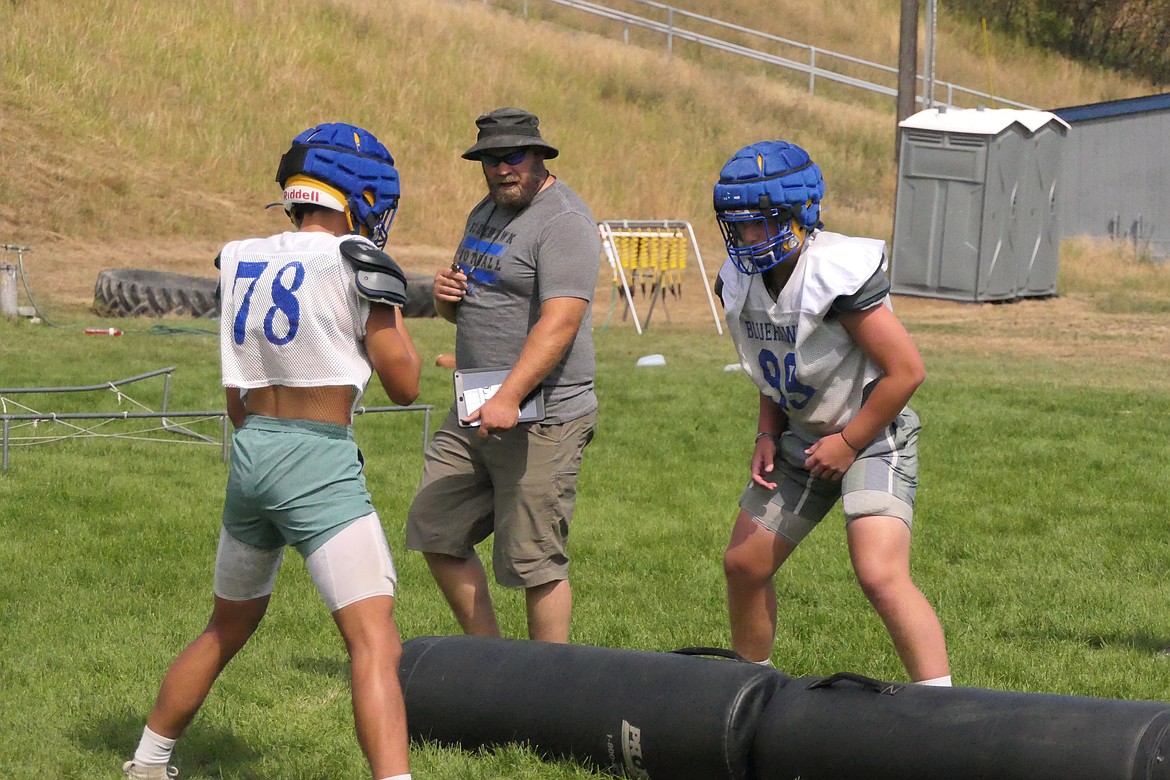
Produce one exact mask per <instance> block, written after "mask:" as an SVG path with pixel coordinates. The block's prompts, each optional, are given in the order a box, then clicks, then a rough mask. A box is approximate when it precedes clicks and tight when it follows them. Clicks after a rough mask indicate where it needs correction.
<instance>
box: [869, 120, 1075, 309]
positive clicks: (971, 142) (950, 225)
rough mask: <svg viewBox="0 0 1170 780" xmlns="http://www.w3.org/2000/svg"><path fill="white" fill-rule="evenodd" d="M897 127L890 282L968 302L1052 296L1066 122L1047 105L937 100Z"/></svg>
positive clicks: (898, 288) (900, 288)
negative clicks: (965, 105) (943, 103)
mask: <svg viewBox="0 0 1170 780" xmlns="http://www.w3.org/2000/svg"><path fill="white" fill-rule="evenodd" d="M899 127H901V137H900V144H901V146H900V153H899V168H898V193H897V199H896V203H895V215H894V245H893V252H892V255H891V263H890V284H891V289H892V291H893V292H895V293H899V294H902V295H918V296H924V297H928V298H949V299H953V300H959V301H970V302H983V301H1006V300H1015V299H1017V298H1023V297H1030V296H1031V297H1039V296H1046V295H1054V294H1055V293H1056V276H1057V261H1058V256H1059V251H1060V238H1061V232H1060V227H1059V222H1058V218H1057V206H1056V201H1057V192H1058V191H1059V189H1060V188H1059V186H1058V183H1059V177H1060V175H1061V154H1062V151H1063V148H1064V141H1065V134H1066V133H1067V132H1068V125H1067V124H1065V122H1064V121H1063V120H1061V119H1060V118H1059V117H1057V116H1056V115H1055V114H1052V113H1049V112H1045V111H1032V110H1026V111H1016V110H1011V109H947V108H945V107H943V108H938V109H928V110H926V111H920V112H919V113H917V114H914V115H913V116H911V117H908V118H907V119H905V120H904V121H903V122H901V123H900V125H899Z"/></svg>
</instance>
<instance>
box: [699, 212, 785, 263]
mask: <svg viewBox="0 0 1170 780" xmlns="http://www.w3.org/2000/svg"><path fill="white" fill-rule="evenodd" d="M716 217H717V219H718V221H719V229H720V231H722V233H723V241H724V243H725V244H726V245H727V255H728V257H730V258H731V262H733V263H734V264H735V267H736V268H738V269H739V271H740V273H745V274H759V273H763V272H764V271H767V270H769V269H772V268H775V267H776V266H778V265H780V264H781V263H783V262H784V261H785V260H788V259H789V258H791V257H793V256H794V255H796V254H798V253H799V252H800V249H801V247H803V246H804V240H805V238H806V237H807V236H808V231H807V230H805V229H804V228H803V227H802V226H801V225H800V224H799V222H798V221H797V219H796V217H794V216H793V214H792V211H791V210H790V209H787V208H784V209H767V210H754V209H740V210H732V211H721V212H719V213H718V214H717V215H716Z"/></svg>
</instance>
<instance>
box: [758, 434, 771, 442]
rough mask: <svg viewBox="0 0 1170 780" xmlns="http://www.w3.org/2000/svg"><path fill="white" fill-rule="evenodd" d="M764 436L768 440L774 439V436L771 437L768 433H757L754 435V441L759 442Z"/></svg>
mask: <svg viewBox="0 0 1170 780" xmlns="http://www.w3.org/2000/svg"><path fill="white" fill-rule="evenodd" d="M765 436H768V437H769V438H772V439H775V438H776V437H775V436H773V435H772V434H770V433H757V434H756V441H759V440H760V439H762V438H764V437H765Z"/></svg>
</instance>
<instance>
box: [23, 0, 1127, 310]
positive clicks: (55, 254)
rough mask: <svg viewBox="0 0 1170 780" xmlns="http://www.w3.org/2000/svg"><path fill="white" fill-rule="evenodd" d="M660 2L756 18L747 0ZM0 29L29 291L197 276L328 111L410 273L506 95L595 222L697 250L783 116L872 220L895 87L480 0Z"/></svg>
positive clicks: (885, 218)
mask: <svg viewBox="0 0 1170 780" xmlns="http://www.w3.org/2000/svg"><path fill="white" fill-rule="evenodd" d="M529 2H530V5H532V6H536V5H539V4H540V0H529ZM678 4H679V5H680V6H681V7H690V8H692V10H697V11H700V12H704V13H708V14H712V15H718V16H721V17H723V18H732V19H735V20H736V21H738V22H740V23H744V24H751V23H753V20H759V24H760V25H761V26H763V27H765V28H766V29H768V28H769V26H772V27H774V26H775V20H774V19H773V18H771V17H770V16H768V15H766V13H765V11H764V10H762V8H763V6H761V5H760V4H749V3H747V2H740V0H721V2H719V3H715V2H712V0H703V2H700V0H685V1H680V2H679V3H678ZM897 5H898V4H897V2H895V0H882V1H881V2H879V0H865V1H864V2H856V3H846V2H844V1H843V0H842V1H841V2H838V3H837V6H840V7H839V8H838V7H837V6H834V5H833V3H832V2H830V6H831V7H829V8H828V9H822V13H819V14H818V18H819V20H820V23H813V22H811V21H808V20H805V21H803V22H800V23H799V24H797V23H796V22H793V23H792V24H791V25H789V26H787V27H785V29H782V30H776V29H771V30H770V31H772V32H777V33H779V34H788V35H791V36H792V37H802V36H808V37H809V38H810V39H811V40H815V41H816V42H817V43H818V44H819V45H823V46H826V47H828V48H836V49H838V50H853V46H852V44H856V45H857V48H858V49H860V50H859V51H857V52H856V53H858V54H859V55H860V56H863V57H870V58H876V59H883V60H885V59H888V57H887V56H886V55H883V54H875V53H874V51H873V49H872V47H875V46H876V47H877V48H878V49H883V50H884V49H889V47H890V46H896V28H897V15H896V11H895V12H892V11H891V9H896V7H897ZM834 8H836V9H837V10H836V11H834V10H833V9H834ZM826 10H827V11H829V12H825V11H826ZM761 15H763V16H762V18H761ZM802 25H803V26H802ZM0 29H3V30H4V32H3V33H2V35H3V38H2V40H3V54H4V57H3V59H4V62H5V67H4V68H3V69H2V70H0V155H2V160H0V241H2V242H5V243H18V244H22V245H26V246H32V247H33V252H32V253H31V254H30V255H28V256H27V257H26V265H27V271H28V275H29V278H30V281H31V283H32V284H33V285H34V291H35V292H36V293H37V295H38V302H39V303H41V304H42V305H45V304H48V305H49V306H74V305H78V306H84V305H86V304H88V302H89V300H90V297H91V295H92V288H93V281H94V279H95V277H96V274H97V272H98V271H99V270H101V269H103V268H113V267H123V266H136V267H149V268H160V269H166V270H175V271H181V272H186V273H198V274H202V275H210V272H211V267H210V259H211V258H212V257H213V256H214V254H215V251H216V250H217V248H218V247H219V245H221V244H222V243H223V242H224V241H225V240H227V239H229V238H232V237H237V236H239V235H241V234H250V233H264V232H271V231H275V230H278V229H281V228H283V227H284V225H285V224H286V222H285V218H284V216H283V214H282V213H281V212H280V210H279V209H274V210H269V211H265V210H264V208H263V206H264V204H266V203H269V202H271V201H272V200H273V199H274V198H275V196H276V194H277V193H276V186H275V184H274V183H273V182H272V175H273V172H274V168H275V164H276V160H277V159H278V157H279V155H280V153H281V152H283V151H284V149H285V148H286V145H287V143H288V140H289V139H290V138H291V137H292V135H293V134H295V133H296V132H298V131H299V130H301V129H303V128H304V127H307V126H309V125H311V124H315V123H317V122H320V121H328V120H344V121H350V122H355V123H359V124H362V125H365V126H367V127H369V128H370V129H372V130H373V131H374V132H376V133H377V134H378V135H379V136H380V137H381V138H383V140H385V141H386V143H387V145H388V146H389V147H390V148H391V150H392V151H393V152H394V154H395V156H396V157H397V159H398V165H399V168H400V171H401V174H402V179H403V187H404V199H403V204H402V209H401V211H400V214H399V217H398V221H397V222H396V224H395V228H394V231H393V232H392V234H391V236H392V237H391V248H392V250H393V251H394V253H395V254H396V255H397V256H399V257H400V258H401V259H403V260H404V264H406V265H407V266H408V267H414V268H417V269H418V270H430V269H432V268H433V267H434V266H435V265H437V264H438V263H440V262H442V261H443V259H444V258H445V257H446V256H448V254H449V251H450V247H451V246H453V244H454V242H455V241H456V240H457V238H458V233H459V230H460V228H461V226H462V222H463V218H464V216H465V214H466V211H467V209H468V208H469V207H470V205H471V204H472V203H473V202H474V201H475V200H476V199H477V198H478V197H479V196H480V194H481V191H482V180H481V178H480V173H479V171H478V168H477V166H475V165H474V164H471V163H467V162H465V161H462V160H460V159H459V153H460V152H461V151H462V150H463V149H464V148H466V146H467V145H468V144H469V143H470V141H471V140H472V139H473V136H474V133H473V130H474V128H473V126H472V120H473V119H474V117H475V116H476V115H477V114H479V113H481V112H483V111H485V110H489V109H491V108H494V107H496V106H499V105H506V104H513V105H522V106H525V107H528V108H530V109H532V110H534V111H536V112H537V113H538V114H540V115H541V117H542V119H543V121H544V127H545V131H546V135H547V137H549V138H550V139H551V140H553V141H554V142H555V143H557V144H558V145H559V146H560V147H561V149H562V154H561V156H560V157H559V158H558V159H557V160H556V161H555V164H554V165H552V166H550V167H552V168H553V170H554V171H555V172H556V173H558V174H559V175H560V176H562V177H563V178H564V179H565V180H566V181H567V182H568V183H569V184H570V185H572V186H573V187H574V188H576V189H577V190H578V191H579V192H580V193H581V194H582V195H583V196H584V197H585V198H586V200H587V201H588V202H589V203H590V204H591V205H592V207H593V208H594V211H595V213H596V214H597V216H598V217H599V218H602V219H612V218H668V217H669V218H682V219H688V220H691V221H692V222H693V223H694V224H695V226H696V230H697V232H698V233H699V237H700V241H701V243H702V244H703V248H704V250H705V253H706V252H710V253H711V254H712V255H714V254H715V253H716V252H717V248H718V246H719V244H718V232H717V231H716V230H715V229H714V226H713V225H712V224H711V218H710V215H709V199H710V185H711V182H712V180H713V178H714V176H715V174H716V172H717V171H718V168H719V166H720V165H721V164H722V162H723V161H724V160H725V159H726V157H727V156H728V155H729V154H730V152H732V151H734V150H735V149H736V148H738V147H739V146H742V145H743V144H745V143H748V142H751V141H754V140H759V139H761V138H774V137H786V138H789V139H791V140H794V141H796V142H798V143H801V144H803V145H805V146H807V147H808V148H809V149H810V150H812V151H813V153H814V155H815V156H816V157H817V159H818V161H819V162H820V163H821V164H822V166H823V167H824V169H825V170H826V172H827V176H828V179H829V195H828V199H827V201H826V211H825V218H826V220H827V221H828V222H829V223H830V226H831V227H832V228H833V229H837V230H842V231H845V232H857V233H864V234H871V235H877V236H884V237H888V234H889V231H890V224H891V213H892V202H893V191H894V184H895V171H894V168H893V162H892V156H891V152H892V145H893V131H894V128H893V113H892V111H893V107H892V105H891V106H889V107H888V108H885V107H876V108H875V107H872V106H870V107H863V106H857V105H850V104H845V103H839V102H832V101H829V100H825V99H822V98H815V99H811V98H809V96H808V95H807V93H806V92H804V91H803V90H800V89H797V88H792V87H788V86H785V85H784V84H782V83H779V81H778V80H777V79H775V78H767V77H765V76H762V75H755V76H745V75H742V74H740V75H734V74H729V73H727V72H725V71H723V70H720V69H716V68H711V67H704V66H703V65H702V64H695V63H691V62H687V61H685V59H684V58H682V57H675V58H673V59H671V58H668V57H667V56H666V55H665V52H664V51H663V50H662V49H659V48H654V49H642V48H639V47H636V46H624V45H622V44H621V43H620V42H617V41H615V40H613V39H609V38H606V37H601V36H597V35H592V34H582V33H581V32H574V31H572V30H568V29H565V28H564V27H561V26H556V25H553V24H550V23H548V22H542V21H539V20H529V21H523V20H520V19H518V18H517V17H516V16H514V15H512V14H510V13H509V12H508V11H507V10H506V9H503V8H496V7H493V6H490V5H486V4H484V3H480V2H457V1H455V0H329V1H328V2H320V1H319V0H282V1H279V2H278V1H277V0H204V1H203V2H200V3H189V4H180V3H156V2H150V1H148V0H78V2H75V3H72V4H70V5H69V7H68V8H64V7H63V6H62V5H61V4H58V3H52V2H22V1H17V2H10V3H2V4H0ZM861 30H864V31H865V34H864V35H858V34H857V31H861ZM830 33H831V35H832V38H831V39H825V40H822V39H819V38H818V37H817V36H820V35H824V36H828V35H829V34H830ZM940 35H942V36H943V39H944V40H948V38H947V36H953V37H954V38H955V39H958V38H961V37H963V36H969V35H970V31H969V30H963V29H957V30H956V31H946V30H944V31H943V32H941V33H940ZM956 46H957V45H956ZM957 48H961V47H957ZM1005 56H1006V55H1005ZM1013 56H1015V55H1013ZM1019 56H1020V57H1021V59H1019V60H1012V61H1008V60H1006V59H1004V60H1000V61H998V62H997V66H998V67H1001V68H1006V69H1008V70H1010V71H1012V72H1017V71H1019V72H1022V73H1023V72H1026V73H1028V76H1027V77H1020V80H1021V83H1023V82H1029V83H1030V82H1037V83H1040V82H1044V81H1045V80H1046V79H1051V80H1052V83H1055V84H1057V85H1059V86H1057V87H1054V88H1055V89H1059V90H1060V91H1061V93H1062V94H1065V95H1067V100H1063V101H1060V102H1063V103H1073V102H1084V101H1088V100H1095V99H1098V98H1102V97H1119V96H1121V94H1123V93H1125V92H1126V90H1127V89H1129V90H1133V89H1135V87H1133V85H1128V86H1127V85H1126V84H1125V83H1123V82H1120V81H1117V80H1112V81H1110V80H1106V79H1096V80H1093V79H1089V78H1088V77H1087V76H1084V75H1083V74H1082V73H1081V72H1080V71H1078V70H1077V69H1075V68H1073V67H1072V66H1063V65H1061V66H1059V67H1054V66H1049V65H1044V66H1041V65H1040V64H1038V63H1041V62H1050V60H1047V59H1043V58H1037V55H1031V54H1027V53H1024V54H1021V55H1019ZM944 62H949V60H947V61H940V76H946V75H947V74H948V71H947V70H946V68H945V67H944ZM946 67H950V66H946ZM972 67H974V66H972ZM1069 74H1074V75H1073V76H1070V75H1069ZM949 77H952V78H956V79H958V77H957V76H955V75H954V74H950V76H949ZM974 80H975V78H974V77H973V78H972V79H968V81H974ZM996 89H997V90H998V91H1001V92H1004V93H1005V94H1006V93H1007V92H1008V91H1009V90H1010V85H1007V84H1004V85H1000V84H997V85H996ZM1104 92H1109V93H1111V94H1103V93H1104ZM1131 93H1132V92H1131ZM1039 94H1041V93H1039V92H1036V93H1028V94H1027V95H1024V96H1023V97H1022V99H1032V100H1036V99H1037V98H1036V97H1033V95H1039ZM713 264H714V262H710V263H709V265H713Z"/></svg>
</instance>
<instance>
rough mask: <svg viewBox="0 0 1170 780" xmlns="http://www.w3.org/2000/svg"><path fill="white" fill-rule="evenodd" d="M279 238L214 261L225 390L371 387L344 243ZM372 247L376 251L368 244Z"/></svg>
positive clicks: (239, 247)
mask: <svg viewBox="0 0 1170 780" xmlns="http://www.w3.org/2000/svg"><path fill="white" fill-rule="evenodd" d="M346 240H349V241H352V240H362V239H357V238H356V237H355V236H349V235H347V236H341V237H337V236H333V235H331V234H329V233H317V232H300V233H291V232H290V233H281V234H279V235H275V236H271V237H269V238H253V239H247V240H245V241H233V242H231V243H230V244H228V245H227V246H225V247H224V248H223V251H222V252H220V256H219V268H220V295H221V297H222V303H221V306H220V324H219V343H220V361H221V363H222V366H223V384H224V386H225V387H239V388H242V389H244V390H245V391H246V390H248V389H250V388H255V387H267V386H269V385H285V386H287V387H320V386H325V385H352V386H353V387H354V388H355V390H356V392H355V398H354V407H355V408H356V406H357V404H358V401H359V400H360V399H361V396H362V394H363V393H364V392H365V388H366V384H367V383H368V382H369V381H370V375H371V368H370V360H369V357H368V356H367V355H366V348H365V341H364V339H365V333H366V319H367V317H368V316H369V313H370V304H369V302H368V301H367V300H366V299H364V298H362V297H360V296H359V295H358V294H357V287H356V285H355V284H354V270H353V266H351V265H350V263H349V262H348V261H346V260H345V258H343V257H342V256H341V252H340V250H339V248H338V247H339V246H340V245H341V242H342V241H346ZM371 246H373V245H372V244H371Z"/></svg>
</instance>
